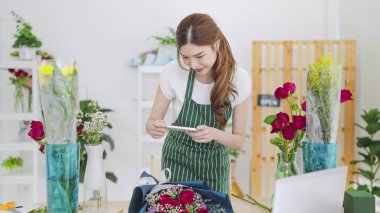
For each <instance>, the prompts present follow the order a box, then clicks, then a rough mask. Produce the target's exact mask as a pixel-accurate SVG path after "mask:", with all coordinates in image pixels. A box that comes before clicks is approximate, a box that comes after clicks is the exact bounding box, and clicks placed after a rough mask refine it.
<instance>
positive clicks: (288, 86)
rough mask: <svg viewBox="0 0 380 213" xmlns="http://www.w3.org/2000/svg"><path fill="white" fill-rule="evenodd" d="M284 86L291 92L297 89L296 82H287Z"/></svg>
mask: <svg viewBox="0 0 380 213" xmlns="http://www.w3.org/2000/svg"><path fill="white" fill-rule="evenodd" d="M283 88H284V90H285V91H287V92H289V93H290V94H293V93H294V92H295V91H296V85H295V84H294V83H290V82H286V83H285V84H284V85H283Z"/></svg>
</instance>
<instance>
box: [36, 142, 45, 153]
mask: <svg viewBox="0 0 380 213" xmlns="http://www.w3.org/2000/svg"><path fill="white" fill-rule="evenodd" d="M38 150H40V152H41V153H42V154H45V144H42V145H41V146H40V148H39V149H38Z"/></svg>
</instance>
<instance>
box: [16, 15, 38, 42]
mask: <svg viewBox="0 0 380 213" xmlns="http://www.w3.org/2000/svg"><path fill="white" fill-rule="evenodd" d="M11 14H12V15H13V17H14V19H15V20H16V22H17V26H16V31H17V33H16V34H15V35H14V37H15V38H16V40H15V42H14V43H13V46H12V47H13V48H20V47H30V48H39V47H41V46H42V42H41V41H40V40H38V38H37V37H36V36H35V35H34V34H33V33H32V26H31V25H30V24H28V23H26V22H25V21H24V19H23V18H22V17H21V16H19V15H18V14H17V13H15V12H14V11H12V12H11Z"/></svg>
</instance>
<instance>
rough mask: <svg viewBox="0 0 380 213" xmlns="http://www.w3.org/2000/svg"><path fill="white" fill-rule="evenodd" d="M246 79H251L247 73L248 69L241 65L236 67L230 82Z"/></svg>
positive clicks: (239, 81) (240, 81)
mask: <svg viewBox="0 0 380 213" xmlns="http://www.w3.org/2000/svg"><path fill="white" fill-rule="evenodd" d="M248 81H249V82H250V81H251V76H250V75H249V73H248V71H247V70H246V69H244V68H242V67H236V70H235V75H234V77H233V79H232V83H234V84H235V85H236V84H237V83H242V82H243V83H244V82H248Z"/></svg>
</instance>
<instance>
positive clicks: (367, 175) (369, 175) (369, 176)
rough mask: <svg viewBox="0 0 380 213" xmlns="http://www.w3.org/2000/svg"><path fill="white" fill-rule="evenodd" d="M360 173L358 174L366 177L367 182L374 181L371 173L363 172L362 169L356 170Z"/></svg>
mask: <svg viewBox="0 0 380 213" xmlns="http://www.w3.org/2000/svg"><path fill="white" fill-rule="evenodd" d="M358 170H359V171H360V174H361V175H363V176H364V177H366V178H367V179H369V180H373V179H375V174H373V173H372V172H371V171H368V170H364V169H358Z"/></svg>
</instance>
